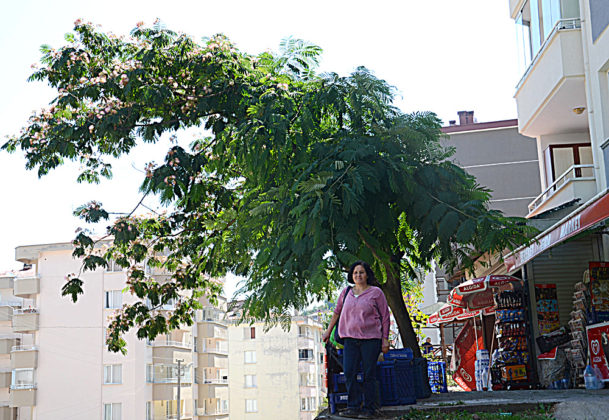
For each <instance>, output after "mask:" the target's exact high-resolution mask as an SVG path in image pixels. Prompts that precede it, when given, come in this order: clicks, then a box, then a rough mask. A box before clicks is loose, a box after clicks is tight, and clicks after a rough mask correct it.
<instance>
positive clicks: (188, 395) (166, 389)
mask: <svg viewBox="0 0 609 420" xmlns="http://www.w3.org/2000/svg"><path fill="white" fill-rule="evenodd" d="M176 379H177V378H176ZM182 379H184V378H182ZM180 394H181V398H182V400H192V386H190V381H189V382H188V383H182V386H181V387H180ZM177 395H178V384H177V382H176V383H169V382H168V383H155V384H154V385H153V386H152V399H153V400H157V401H158V400H164V401H167V400H172V399H173V400H175V399H176V397H177ZM190 411H192V410H190Z"/></svg>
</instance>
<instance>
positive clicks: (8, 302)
mask: <svg viewBox="0 0 609 420" xmlns="http://www.w3.org/2000/svg"><path fill="white" fill-rule="evenodd" d="M21 305H23V302H21V301H18V300H0V306H10V307H12V308H20V307H21Z"/></svg>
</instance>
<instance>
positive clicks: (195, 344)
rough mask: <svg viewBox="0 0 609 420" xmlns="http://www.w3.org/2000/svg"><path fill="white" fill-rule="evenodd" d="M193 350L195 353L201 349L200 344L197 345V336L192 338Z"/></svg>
mask: <svg viewBox="0 0 609 420" xmlns="http://www.w3.org/2000/svg"><path fill="white" fill-rule="evenodd" d="M192 351H194V352H195V353H197V352H198V351H199V348H198V345H197V338H196V337H195V339H194V340H192Z"/></svg>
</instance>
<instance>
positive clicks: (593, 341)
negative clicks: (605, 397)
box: [587, 322, 609, 382]
mask: <svg viewBox="0 0 609 420" xmlns="http://www.w3.org/2000/svg"><path fill="white" fill-rule="evenodd" d="M587 332H588V352H589V353H590V362H589V363H590V365H592V367H597V368H598V370H599V371H600V372H601V379H602V380H603V381H605V382H606V381H609V364H608V363H607V357H608V356H609V322H603V323H602V324H595V325H588V327H587Z"/></svg>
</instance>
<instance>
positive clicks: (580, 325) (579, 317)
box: [564, 282, 590, 385]
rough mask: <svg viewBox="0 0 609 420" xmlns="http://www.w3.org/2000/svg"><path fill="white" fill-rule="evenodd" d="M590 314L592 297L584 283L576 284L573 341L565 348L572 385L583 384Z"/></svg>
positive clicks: (571, 325) (570, 323)
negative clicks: (587, 327)
mask: <svg viewBox="0 0 609 420" xmlns="http://www.w3.org/2000/svg"><path fill="white" fill-rule="evenodd" d="M589 313H590V295H589V293H588V288H587V287H586V285H584V283H582V282H579V283H576V284H575V291H574V293H573V311H572V312H571V320H570V321H569V329H570V330H571V341H570V342H569V344H568V345H567V346H565V349H564V350H565V353H566V355H567V360H568V361H569V365H570V368H571V375H570V376H571V384H573V385H577V384H581V383H583V378H584V368H585V367H586V363H587V354H588V339H587V337H586V326H587V325H588V315H587V314H589Z"/></svg>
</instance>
